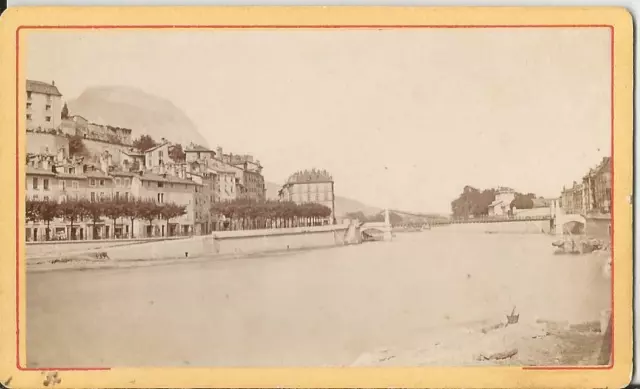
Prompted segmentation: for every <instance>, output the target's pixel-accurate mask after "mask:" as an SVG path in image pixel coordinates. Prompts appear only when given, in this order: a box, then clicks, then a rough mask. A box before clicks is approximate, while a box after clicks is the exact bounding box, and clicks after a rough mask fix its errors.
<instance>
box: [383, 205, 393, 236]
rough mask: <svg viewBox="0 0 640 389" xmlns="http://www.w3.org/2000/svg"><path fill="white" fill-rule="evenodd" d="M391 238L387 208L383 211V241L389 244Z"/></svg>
mask: <svg viewBox="0 0 640 389" xmlns="http://www.w3.org/2000/svg"><path fill="white" fill-rule="evenodd" d="M392 238H393V235H392V234H391V218H390V217H389V208H387V209H385V210H384V240H385V241H389V242H390V241H391V239H392Z"/></svg>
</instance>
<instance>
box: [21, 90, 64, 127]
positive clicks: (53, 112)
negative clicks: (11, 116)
mask: <svg viewBox="0 0 640 389" xmlns="http://www.w3.org/2000/svg"><path fill="white" fill-rule="evenodd" d="M26 94H27V96H26V123H27V129H43V130H48V129H52V130H57V129H58V128H59V127H60V126H61V124H62V106H63V103H62V94H61V93H60V91H59V90H58V87H56V83H55V82H54V81H52V82H51V84H48V83H46V82H42V81H34V80H27V86H26Z"/></svg>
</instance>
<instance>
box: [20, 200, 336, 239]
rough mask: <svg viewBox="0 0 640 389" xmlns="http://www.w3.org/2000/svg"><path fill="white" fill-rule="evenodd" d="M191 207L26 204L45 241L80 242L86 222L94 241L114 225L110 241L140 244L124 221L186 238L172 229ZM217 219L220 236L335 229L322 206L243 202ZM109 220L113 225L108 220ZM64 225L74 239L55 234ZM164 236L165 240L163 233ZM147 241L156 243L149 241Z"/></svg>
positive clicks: (215, 210)
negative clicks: (120, 230)
mask: <svg viewBox="0 0 640 389" xmlns="http://www.w3.org/2000/svg"><path fill="white" fill-rule="evenodd" d="M186 212H187V210H186V207H185V206H182V205H178V204H175V203H158V202H156V201H153V200H146V199H132V200H123V199H108V200H104V201H88V200H85V199H79V200H73V199H68V200H64V201H62V202H56V201H53V200H31V199H27V201H26V210H25V213H26V220H27V223H29V222H31V223H40V222H42V223H44V224H45V226H46V228H45V231H46V232H45V240H47V241H49V240H60V239H63V240H76V239H83V237H78V236H77V234H76V229H75V228H74V227H75V226H76V225H78V224H79V223H81V222H88V223H89V224H91V226H92V228H93V236H94V237H96V236H99V232H98V225H99V224H100V225H102V224H106V223H109V222H110V223H111V224H112V225H113V229H112V233H111V234H110V236H105V237H104V238H113V239H119V238H135V237H136V236H134V234H133V233H132V234H131V235H130V236H129V235H128V234H121V235H118V234H117V233H116V231H117V230H116V224H117V221H118V220H123V219H127V220H128V221H129V223H130V224H131V231H132V232H133V231H134V228H133V223H134V222H135V221H136V220H143V221H145V222H147V223H148V225H149V226H152V225H153V222H154V221H156V220H164V221H166V230H165V231H166V236H169V237H170V236H180V235H183V234H181V233H180V231H174V230H172V229H171V228H170V224H171V220H172V219H175V218H178V217H181V216H183V215H185V214H186ZM210 212H211V215H212V216H213V217H214V218H215V219H216V220H218V223H216V224H214V226H216V229H217V230H247V229H265V228H286V227H299V226H317V225H326V224H329V222H330V221H329V219H328V218H329V216H330V215H331V209H330V208H328V207H326V206H324V205H321V204H316V203H306V204H296V203H294V202H283V201H254V200H249V199H237V200H232V201H225V202H219V203H215V204H213V205H212V206H211V209H210ZM105 219H108V220H105ZM56 220H59V221H62V222H65V223H69V228H68V230H69V233H68V234H67V233H66V229H65V234H63V235H62V236H58V235H53V234H52V233H51V223H52V222H54V221H56ZM162 236H165V234H164V233H163V234H162ZM146 237H151V235H147V236H146Z"/></svg>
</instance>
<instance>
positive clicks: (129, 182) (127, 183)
mask: <svg viewBox="0 0 640 389" xmlns="http://www.w3.org/2000/svg"><path fill="white" fill-rule="evenodd" d="M124 185H125V186H129V185H131V180H130V179H129V178H125V179H124Z"/></svg>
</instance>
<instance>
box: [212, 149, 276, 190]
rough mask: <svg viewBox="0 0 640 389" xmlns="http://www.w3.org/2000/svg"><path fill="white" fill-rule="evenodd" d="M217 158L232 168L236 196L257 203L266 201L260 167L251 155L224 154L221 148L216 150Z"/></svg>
mask: <svg viewBox="0 0 640 389" xmlns="http://www.w3.org/2000/svg"><path fill="white" fill-rule="evenodd" d="M217 156H218V158H219V159H220V160H221V161H222V162H224V163H226V164H227V165H230V166H233V168H234V170H235V171H236V178H237V182H238V185H237V196H238V198H245V199H251V200H257V201H264V200H265V199H266V187H265V183H264V176H263V175H262V169H263V168H262V165H261V164H260V161H259V160H255V161H254V158H253V156H251V155H246V154H245V155H234V154H224V153H223V151H222V148H221V147H218V149H217Z"/></svg>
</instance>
